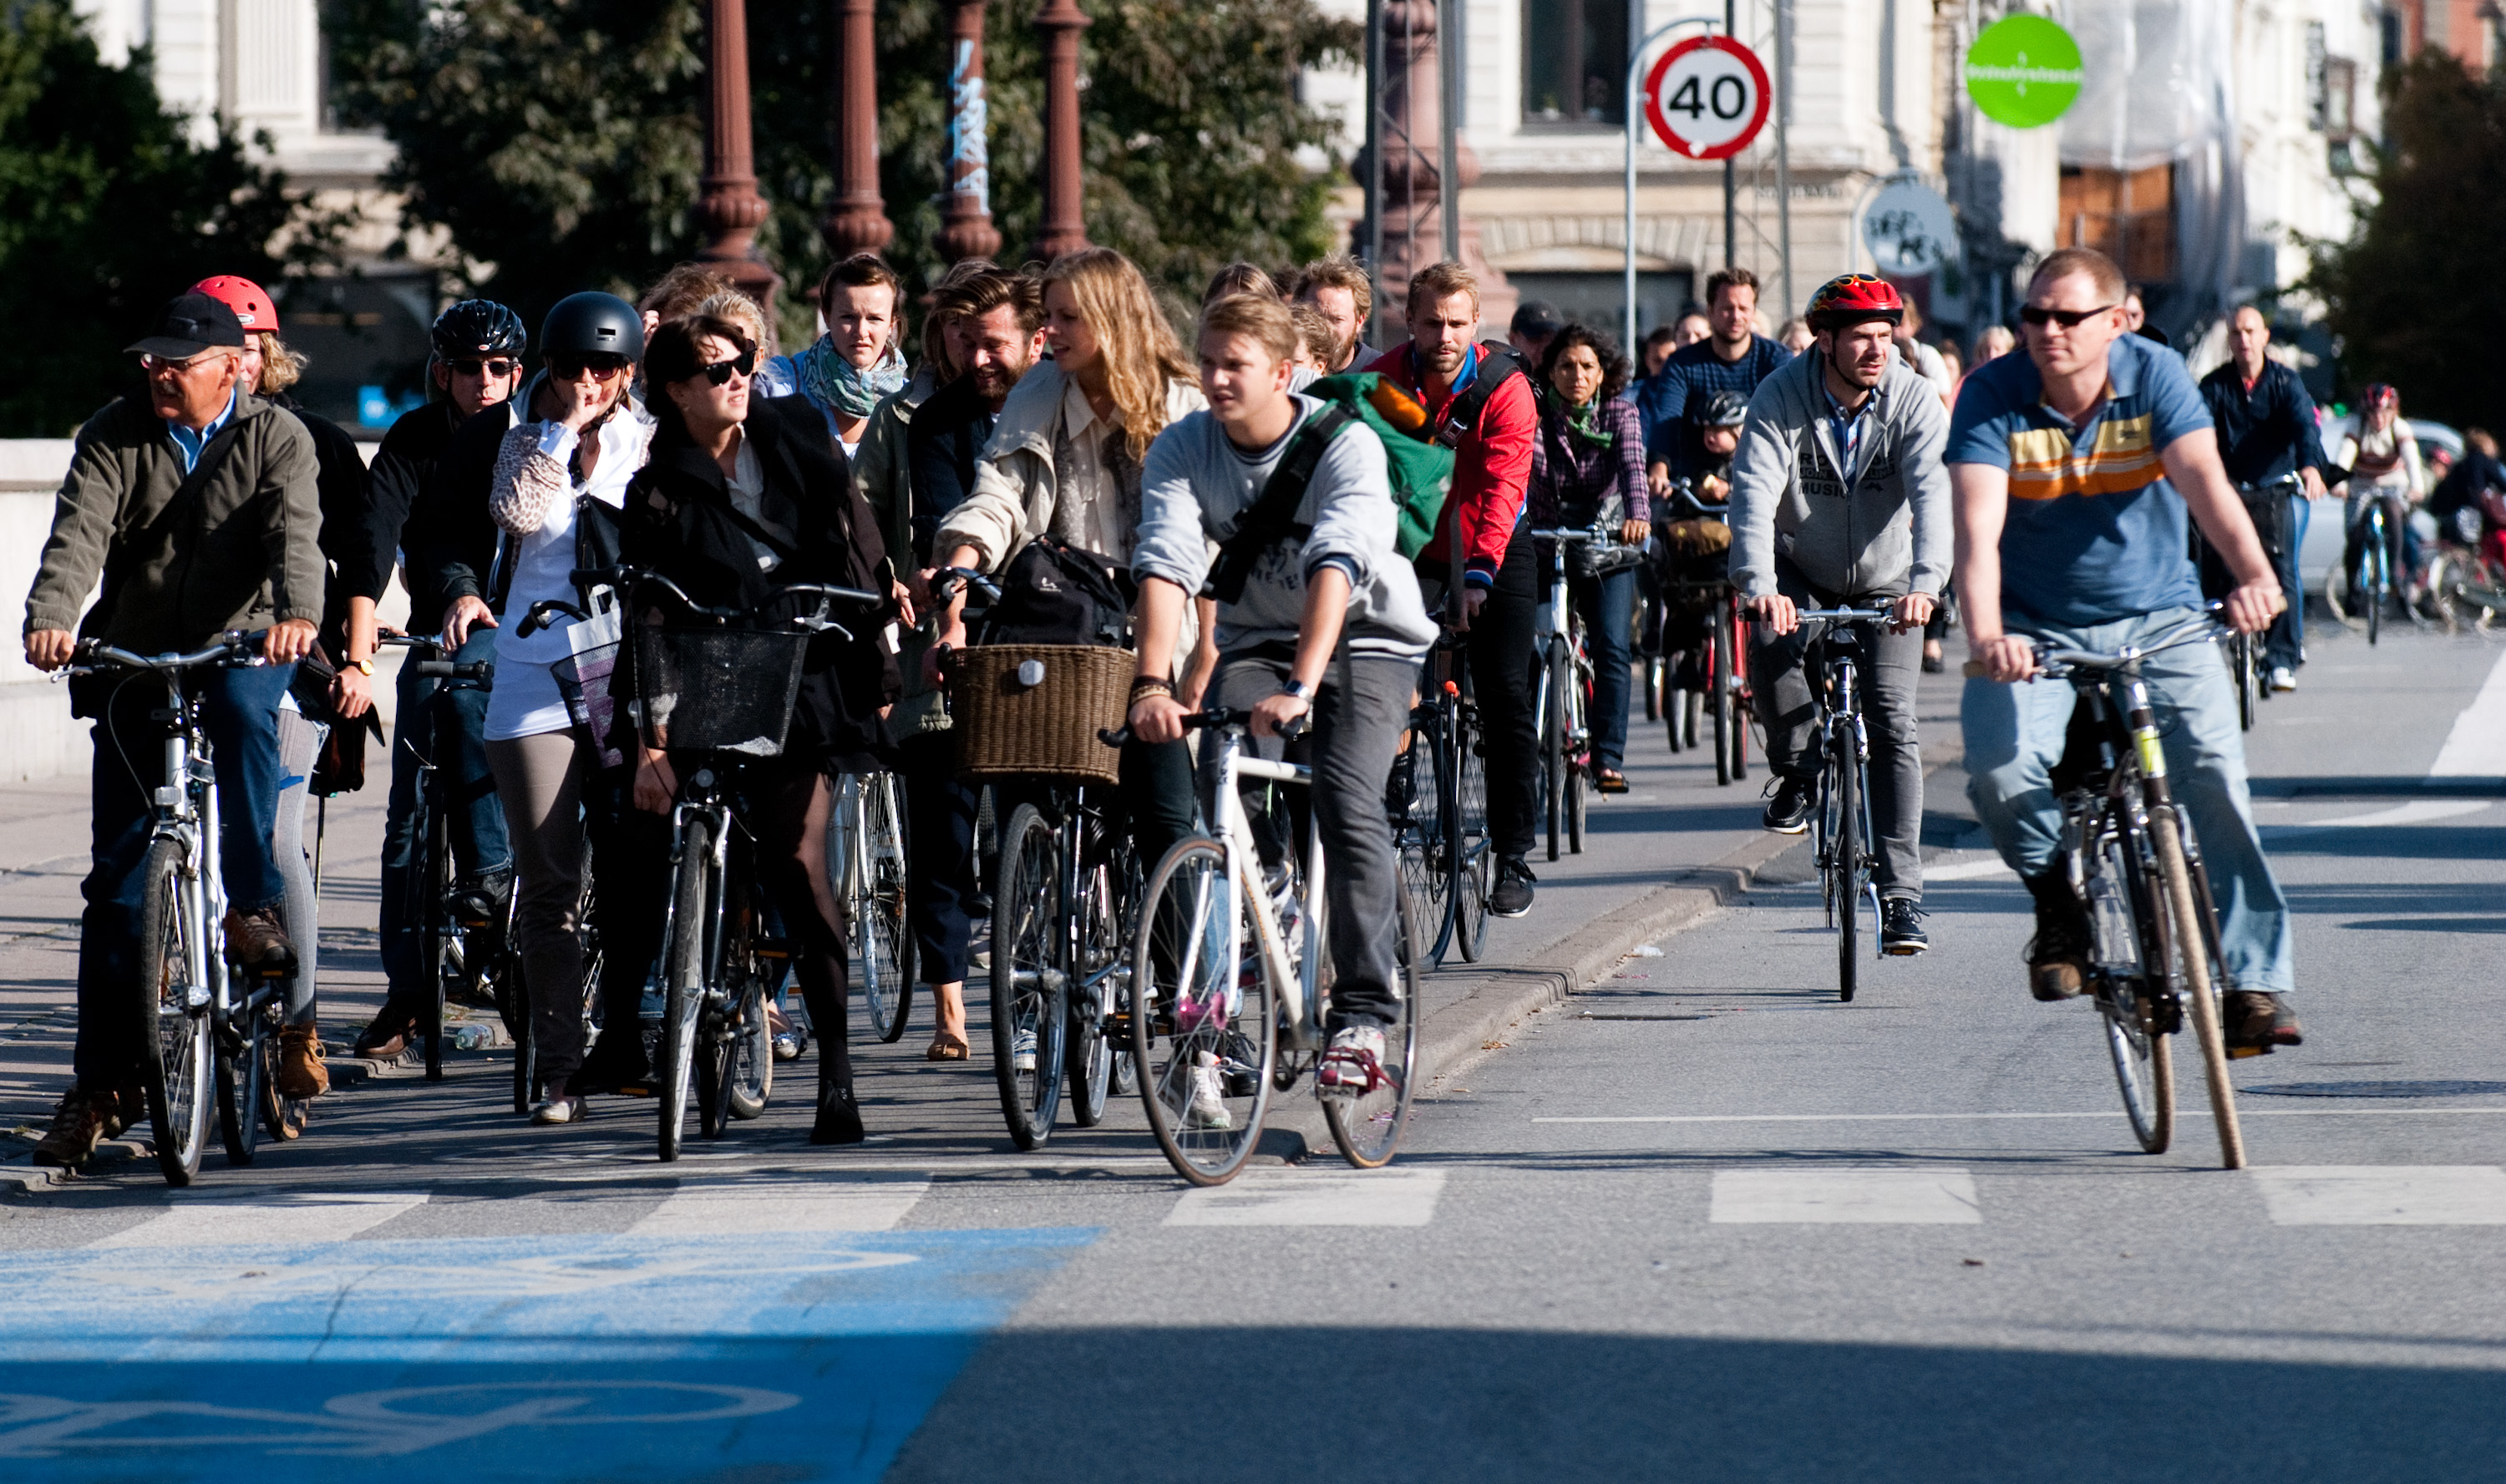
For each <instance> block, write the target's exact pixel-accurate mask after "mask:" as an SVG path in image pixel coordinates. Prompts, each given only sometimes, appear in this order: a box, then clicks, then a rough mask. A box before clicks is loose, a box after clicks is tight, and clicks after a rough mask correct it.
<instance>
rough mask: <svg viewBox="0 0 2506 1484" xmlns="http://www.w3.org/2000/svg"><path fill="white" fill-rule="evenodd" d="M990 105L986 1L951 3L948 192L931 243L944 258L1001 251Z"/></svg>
mask: <svg viewBox="0 0 2506 1484" xmlns="http://www.w3.org/2000/svg"><path fill="white" fill-rule="evenodd" d="M988 115H989V107H988V104H987V102H986V100H985V93H984V0H949V197H948V204H947V205H945V206H943V207H942V208H941V211H940V230H939V231H938V232H936V233H934V234H933V235H932V238H931V245H932V246H934V247H936V248H938V249H939V250H940V257H941V260H942V261H943V262H947V263H955V262H958V261H959V260H961V259H965V258H989V257H992V256H993V255H995V254H997V253H998V252H999V251H1000V250H1001V233H1000V230H999V229H998V228H996V227H994V226H993V225H992V179H991V151H990V146H989V144H988V143H987V142H986V139H985V127H986V124H987V123H988Z"/></svg>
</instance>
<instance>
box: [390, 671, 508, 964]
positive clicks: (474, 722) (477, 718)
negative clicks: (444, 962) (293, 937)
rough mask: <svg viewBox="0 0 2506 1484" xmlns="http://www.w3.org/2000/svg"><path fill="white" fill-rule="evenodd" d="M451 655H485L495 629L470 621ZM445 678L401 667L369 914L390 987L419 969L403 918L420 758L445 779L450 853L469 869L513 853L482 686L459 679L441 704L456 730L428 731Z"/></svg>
mask: <svg viewBox="0 0 2506 1484" xmlns="http://www.w3.org/2000/svg"><path fill="white" fill-rule="evenodd" d="M452 657H453V658H454V659H455V660H456V661H458V662H459V663H462V664H478V663H481V662H483V661H484V662H493V661H494V659H495V657H496V631H495V630H494V629H492V628H474V629H472V630H471V631H470V640H469V642H468V643H466V644H464V645H462V646H461V649H460V652H459V653H458V654H454V655H453V656H452ZM446 684H447V682H444V681H440V680H421V679H419V678H418V676H417V674H416V672H415V670H414V668H413V666H412V665H411V664H404V665H403V666H402V667H401V672H400V701H399V706H400V709H399V715H398V718H397V719H396V720H395V721H394V723H393V725H392V752H391V758H392V781H391V799H390V802H389V805H388V808H387V811H386V813H385V815H384V819H383V857H382V901H381V903H380V905H379V908H378V910H377V912H376V932H377V934H378V936H380V937H381V939H382V960H383V977H384V978H385V979H386V980H387V981H388V982H389V984H390V986H391V993H392V994H394V995H399V994H400V993H401V992H402V991H403V990H407V991H409V992H410V993H412V994H414V993H415V992H416V981H417V980H418V978H419V977H420V976H421V975H422V974H423V972H424V971H423V969H422V968H421V967H420V966H419V964H418V962H417V959H418V950H417V927H416V925H415V924H414V923H412V922H410V921H409V920H408V919H409V873H410V871H411V870H412V869H413V868H414V866H415V864H416V860H417V853H418V849H419V846H420V845H421V843H422V842H421V841H420V840H419V839H418V837H417V791H418V787H419V785H420V782H421V780H422V779H423V778H424V777H425V770H424V769H423V768H421V767H420V766H419V765H418V762H419V760H420V759H424V760H428V761H432V762H436V763H440V764H442V766H443V767H444V769H445V771H446V774H447V781H448V784H449V786H450V793H451V798H452V855H453V859H454V860H456V861H458V862H460V863H462V866H463V868H464V870H465V871H466V872H467V873H468V874H470V875H474V876H475V875H483V874H485V873H487V872H489V871H500V870H507V869H510V868H511V867H512V866H513V861H514V852H513V846H512V844H511V843H510V842H509V841H508V840H507V838H506V835H505V811H504V810H502V809H500V808H498V807H497V805H496V779H495V776H494V775H493V774H491V773H490V772H488V771H487V745H486V742H485V741H484V740H483V739H484V737H485V733H486V724H487V692H486V691H485V690H483V689H479V688H477V687H475V686H472V685H469V684H467V683H466V682H465V683H464V684H462V685H461V686H460V687H458V688H457V689H454V690H453V692H452V696H451V700H450V702H449V705H450V707H451V710H452V713H453V715H454V716H455V717H457V718H459V720H460V729H459V733H458V735H455V736H451V737H446V738H443V739H442V740H441V743H440V744H439V741H438V739H437V738H435V736H434V735H433V730H434V726H433V723H434V719H435V715H436V707H437V702H436V700H435V694H436V692H437V691H438V690H439V689H443V688H444V686H445V685H446Z"/></svg>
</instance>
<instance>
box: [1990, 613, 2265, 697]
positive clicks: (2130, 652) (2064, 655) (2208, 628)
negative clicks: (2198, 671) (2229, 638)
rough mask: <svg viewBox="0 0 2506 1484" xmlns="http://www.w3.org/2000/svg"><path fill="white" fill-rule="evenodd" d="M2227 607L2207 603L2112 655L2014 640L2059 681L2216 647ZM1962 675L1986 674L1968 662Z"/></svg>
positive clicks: (2041, 669)
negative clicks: (2189, 648) (2192, 647)
mask: <svg viewBox="0 0 2506 1484" xmlns="http://www.w3.org/2000/svg"><path fill="white" fill-rule="evenodd" d="M2226 606H2227V605H2226V604H2224V603H2212V604H2209V605H2208V606H2206V607H2205V608H2203V609H2202V612H2201V613H2200V614H2198V615H2196V616H2195V617H2193V618H2187V619H2185V620H2184V621H2183V622H2181V623H2179V624H2177V625H2175V626H2174V627H2173V628H2170V629H2168V630H2167V631H2166V632H2165V633H2163V634H2161V635H2159V636H2158V637H2157V638H2156V639H2154V640H2152V641H2151V642H2149V643H2148V644H2128V645H2125V646H2124V647H2123V648H2122V649H2120V650H2117V651H2115V652H2114V653H2113V654H2099V653H2097V652H2096V651H2094V650H2067V649H2057V648H2055V647H2053V646H2050V645H2044V644H2039V643H2037V642H2036V641H2035V640H2034V639H2032V638H2030V637H2029V636H2027V635H2025V634H2018V635H2014V636H2013V637H2015V638H2018V639H2022V640H2024V641H2025V642H2026V644H2027V647H2028V648H2029V649H2030V650H2031V651H2033V652H2034V653H2035V655H2036V667H2037V671H2038V673H2040V674H2042V675H2043V676H2045V677H2046V678H2047V679H2048V680H2060V679H2062V678H2064V677H2065V676H2067V675H2069V674H2070V673H2071V672H2072V671H2074V670H2120V669H2122V668H2124V667H2125V666H2126V665H2130V664H2135V663H2137V662H2139V661H2140V660H2143V659H2146V658H2148V657H2149V656H2150V655H2152V654H2157V653H2158V652H2159V651H2161V650H2173V649H2181V648H2183V647H2184V646H2185V645H2188V644H2215V643H2217V642H2218V641H2219V640H2220V639H2221V638H2223V637H2225V636H2226V635H2227V633H2228V630H2227V629H2225V628H2223V627H2222V626H2221V625H2220V623H2219V621H2218V618H2217V614H2218V612H2219V610H2220V609H2222V608H2224V607H2226ZM1962 673H1963V674H1964V675H1965V676H1966V677H1967V679H1969V680H1977V679H1980V678H1982V677H1983V675H1984V673H1985V669H1984V662H1983V661H1982V660H1978V659H1970V660H1968V661H1967V662H1966V664H1965V665H1964V666H1963V667H1962Z"/></svg>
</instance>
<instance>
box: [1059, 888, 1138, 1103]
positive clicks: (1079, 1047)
mask: <svg viewBox="0 0 2506 1484" xmlns="http://www.w3.org/2000/svg"><path fill="white" fill-rule="evenodd" d="M1089 854H1091V855H1093V854H1096V851H1094V850H1091V851H1090V852H1089ZM1119 865H1120V863H1119V862H1113V861H1100V862H1098V863H1097V864H1096V865H1095V866H1091V867H1090V868H1089V869H1088V870H1086V871H1085V872H1083V873H1082V874H1081V876H1080V878H1079V880H1080V890H1081V893H1082V896H1081V899H1080V901H1079V973H1078V975H1077V979H1076V982H1075V984H1074V986H1073V993H1072V994H1071V995H1070V997H1069V1011H1070V1026H1069V1029H1068V1031H1067V1032H1066V1033H1065V1035H1066V1037H1067V1045H1068V1047H1069V1049H1068V1051H1067V1052H1066V1053H1065V1054H1064V1056H1063V1058H1062V1060H1063V1061H1064V1062H1065V1063H1066V1064H1067V1069H1066V1070H1067V1073H1068V1077H1069V1081H1070V1121H1071V1122H1073V1123H1076V1124H1078V1125H1079V1126H1080V1127H1081V1128H1094V1127H1095V1126H1096V1125H1097V1124H1099V1123H1101V1122H1103V1121H1104V1120H1105V1097H1106V1094H1107V1093H1109V1092H1111V1091H1112V1090H1113V1086H1114V1042H1113V1038H1111V1037H1110V1036H1108V1035H1107V1034H1106V1025H1107V1022H1108V1020H1109V1018H1110V1014H1111V1011H1112V1010H1113V1008H1114V990H1115V982H1114V981H1115V979H1116V977H1117V974H1116V972H1115V966H1116V965H1117V964H1118V963H1119V962H1120V961H1121V960H1122V959H1123V957H1124V953H1123V949H1124V947H1125V946H1126V945H1127V944H1128V941H1129V938H1128V936H1126V935H1125V933H1124V931H1123V923H1122V910H1123V903H1122V900H1121V897H1122V891H1123V888H1122V887H1121V886H1120V885H1118V884H1117V882H1118V879H1119V875H1120V872H1119V871H1118V870H1117V868H1116V867H1117V866H1119Z"/></svg>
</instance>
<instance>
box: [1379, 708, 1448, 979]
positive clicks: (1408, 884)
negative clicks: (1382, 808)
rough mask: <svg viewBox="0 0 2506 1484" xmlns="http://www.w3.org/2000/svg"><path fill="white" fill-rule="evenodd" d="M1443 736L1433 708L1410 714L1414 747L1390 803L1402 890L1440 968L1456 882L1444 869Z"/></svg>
mask: <svg viewBox="0 0 2506 1484" xmlns="http://www.w3.org/2000/svg"><path fill="white" fill-rule="evenodd" d="M1443 736H1444V724H1443V720H1442V718H1441V717H1439V716H1438V715H1437V712H1436V709H1435V708H1434V707H1432V706H1421V707H1419V708H1418V709H1417V710H1415V711H1414V712H1413V713H1411V717H1410V745H1409V747H1408V749H1407V750H1406V751H1405V752H1404V754H1403V756H1402V757H1401V758H1400V759H1399V760H1397V761H1396V763H1395V764H1394V768H1393V778H1394V780H1395V782H1396V784H1400V785H1401V795H1402V796H1396V797H1392V798H1389V799H1387V800H1386V802H1387V804H1388V805H1389V806H1390V812H1391V815H1392V828H1393V843H1394V844H1395V846H1396V847H1397V848H1398V849H1399V851H1400V860H1401V885H1402V890H1404V891H1405V892H1407V893H1408V894H1409V896H1410V899H1411V901H1412V902H1413V904H1414V906H1415V907H1416V908H1417V912H1418V920H1419V922H1420V923H1421V924H1422V931H1423V932H1424V933H1425V934H1426V936H1428V938H1429V939H1430V941H1429V944H1428V956H1429V957H1430V958H1433V959H1434V960H1435V961H1436V962H1437V963H1439V964H1441V963H1443V962H1444V956H1445V948H1446V945H1447V944H1449V943H1450V942H1451V941H1452V936H1453V898H1452V885H1453V880H1452V873H1451V872H1450V870H1448V869H1447V868H1446V866H1445V850H1446V841H1445V815H1446V797H1445V795H1446V794H1447V792H1448V790H1447V787H1446V783H1445V767H1444V762H1443V760H1442V752H1443V748H1442V746H1441V739H1442V738H1443ZM1404 780H1406V783H1404V782H1403V781H1404Z"/></svg>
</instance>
